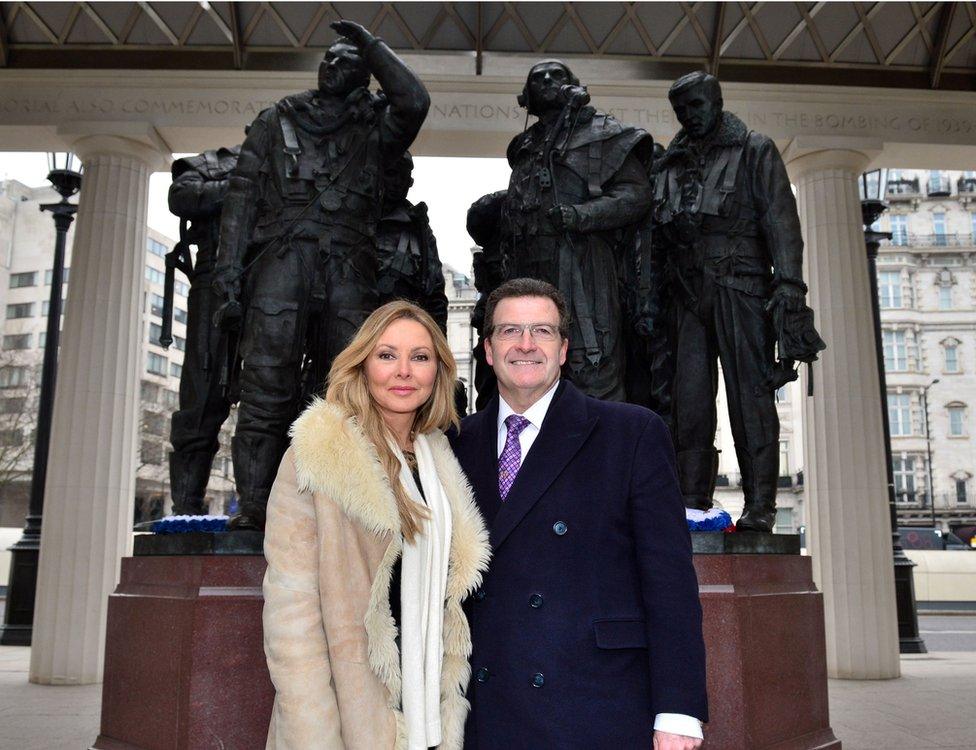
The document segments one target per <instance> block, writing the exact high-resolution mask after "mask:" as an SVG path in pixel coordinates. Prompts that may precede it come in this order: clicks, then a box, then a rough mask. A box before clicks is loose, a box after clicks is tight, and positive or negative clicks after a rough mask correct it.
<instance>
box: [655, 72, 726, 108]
mask: <svg viewBox="0 0 976 750" xmlns="http://www.w3.org/2000/svg"><path fill="white" fill-rule="evenodd" d="M698 86H703V87H704V88H705V92H706V93H707V94H708V95H709V96H710V97H712V99H713V100H714V101H722V86H721V85H720V84H719V82H718V78H716V77H715V76H713V75H712V74H711V73H706V72H705V71H704V70H696V71H695V72H694V73H688V74H686V75H683V76H681V78H679V79H678V80H677V81H675V82H674V83H672V84H671V88H669V89H668V99H671V100H673V99H674V98H675V97H676V96H677V95H678V94H680V93H682V92H684V91H687V90H688V89H693V88H697V87H698Z"/></svg>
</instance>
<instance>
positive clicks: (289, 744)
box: [264, 400, 490, 750]
mask: <svg viewBox="0 0 976 750" xmlns="http://www.w3.org/2000/svg"><path fill="white" fill-rule="evenodd" d="M428 439H429V443H430V447H431V451H432V452H433V454H434V463H435V465H436V469H437V474H438V477H439V478H440V480H441V484H442V485H443V487H444V491H445V494H446V495H447V498H448V501H449V503H450V506H451V512H452V514H453V521H452V532H451V549H450V554H449V561H448V574H447V598H446V601H445V603H444V635H443V640H444V662H443V669H442V673H441V723H442V740H443V741H442V744H441V745H440V747H441V748H452V749H453V748H457V749H458V750H460V748H461V746H462V744H463V740H464V721H465V718H466V716H467V712H468V708H469V704H468V701H467V700H466V699H465V697H464V691H465V689H466V688H467V684H468V677H469V675H470V671H471V669H470V665H469V664H468V657H469V656H470V654H471V633H470V630H469V628H468V622H467V619H466V618H465V615H464V612H463V611H462V609H461V602H462V600H463V599H464V598H465V597H466V596H467V595H468V594H470V593H471V592H472V591H474V590H475V589H476V588H477V587H478V586H479V585H480V583H481V575H482V572H483V571H484V570H485V569H486V567H487V565H488V557H489V554H490V553H489V549H490V548H489V544H488V533H487V531H486V530H485V525H484V522H483V521H482V519H481V516H480V514H479V512H478V510H477V506H476V505H475V502H474V499H473V496H472V493H471V488H470V486H469V485H468V482H467V479H466V478H465V476H464V474H463V473H462V472H461V468H460V466H459V465H458V463H457V461H456V460H455V458H454V454H453V453H452V452H451V448H450V446H449V445H448V441H447V438H446V437H445V436H444V435H443V434H441V433H436V434H431V435H428ZM402 546H403V536H402V534H401V532H400V519H399V515H398V513H397V509H396V503H395V500H394V496H393V492H392V490H391V488H390V484H389V482H388V480H387V478H386V475H385V473H384V471H383V469H382V467H381V465H380V463H379V459H378V457H377V454H376V450H375V449H374V447H373V445H372V443H371V442H370V441H369V440H368V439H367V438H366V436H365V435H364V434H363V432H362V431H361V430H360V429H359V427H358V426H357V425H356V423H355V422H354V421H353V420H350V419H347V418H345V417H344V416H343V415H342V413H341V412H340V411H339V410H338V409H337V408H336V407H335V406H333V405H331V404H328V403H326V402H325V401H321V400H317V401H316V402H314V403H313V404H312V405H311V406H310V407H309V408H308V409H307V410H306V411H305V412H304V413H303V414H302V415H301V416H300V417H299V418H298V420H297V421H296V422H295V424H294V425H293V426H292V445H291V447H290V448H289V449H288V452H287V453H285V456H284V458H283V460H282V462H281V467H280V469H279V470H278V477H277V479H276V480H275V484H274V487H273V489H272V492H271V497H270V499H269V501H268V520H267V528H266V531H265V541H264V552H265V556H266V557H267V560H268V570H267V573H266V575H265V579H264V599H265V605H264V650H265V654H266V655H267V658H268V668H269V670H270V672H271V679H272V681H273V682H274V685H275V689H276V691H277V692H276V696H275V703H274V709H273V712H272V717H271V727H270V730H269V733H268V742H267V748H269V750H271V749H273V750H383V749H384V748H390V749H391V750H392V749H394V748H402V747H405V746H406V735H405V732H406V730H405V726H404V723H403V715H402V713H401V711H400V653H399V650H398V648H397V645H396V642H395V638H396V635H397V633H396V625H395V623H394V621H393V617H392V615H391V613H390V602H389V596H390V578H391V574H392V569H393V566H394V564H395V563H396V561H397V559H398V558H399V557H400V553H401V549H402Z"/></svg>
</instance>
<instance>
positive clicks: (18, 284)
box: [10, 271, 37, 289]
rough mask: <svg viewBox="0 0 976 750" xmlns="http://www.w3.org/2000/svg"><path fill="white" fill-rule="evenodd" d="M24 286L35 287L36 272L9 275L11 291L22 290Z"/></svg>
mask: <svg viewBox="0 0 976 750" xmlns="http://www.w3.org/2000/svg"><path fill="white" fill-rule="evenodd" d="M25 286H37V271H27V272H25V273H12V274H10V288H11V289H23V288H24V287H25Z"/></svg>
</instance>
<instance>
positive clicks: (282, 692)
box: [264, 449, 343, 750]
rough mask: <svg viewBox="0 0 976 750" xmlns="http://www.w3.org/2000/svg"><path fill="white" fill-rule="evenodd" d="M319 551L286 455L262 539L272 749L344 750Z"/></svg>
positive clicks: (309, 511)
mask: <svg viewBox="0 0 976 750" xmlns="http://www.w3.org/2000/svg"><path fill="white" fill-rule="evenodd" d="M318 549H319V539H318V532H317V524H316V515H315V506H314V504H313V502H312V496H311V495H310V494H309V493H307V492H302V491H300V490H299V489H298V486H297V481H296V477H295V465H294V459H293V454H292V452H291V450H290V449H289V450H288V452H287V453H285V456H284V459H283V460H282V462H281V467H280V468H279V470H278V477H277V479H275V483H274V486H273V487H272V488H271V497H270V499H269V500H268V519H267V525H266V528H265V536H264V555H265V557H266V558H267V560H268V570H267V572H266V573H265V576H264V652H265V655H266V656H267V659H268V670H269V671H270V673H271V681H272V682H273V683H274V686H275V690H276V691H277V692H276V695H275V703H274V709H273V713H272V718H271V729H270V732H269V734H268V745H267V747H268V748H269V749H270V748H273V749H274V750H311V749H313V748H314V750H342V748H343V744H342V737H341V733H340V724H339V708H338V704H337V701H336V695H335V689H334V687H333V684H332V669H331V665H330V663H329V648H328V643H327V641H326V637H325V628H324V625H323V621H322V607H321V599H320V595H319V555H318Z"/></svg>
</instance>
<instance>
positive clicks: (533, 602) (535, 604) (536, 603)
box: [529, 594, 542, 609]
mask: <svg viewBox="0 0 976 750" xmlns="http://www.w3.org/2000/svg"><path fill="white" fill-rule="evenodd" d="M529 606H530V607H532V609H539V607H541V606H542V594H533V595H532V596H530V597H529Z"/></svg>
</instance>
